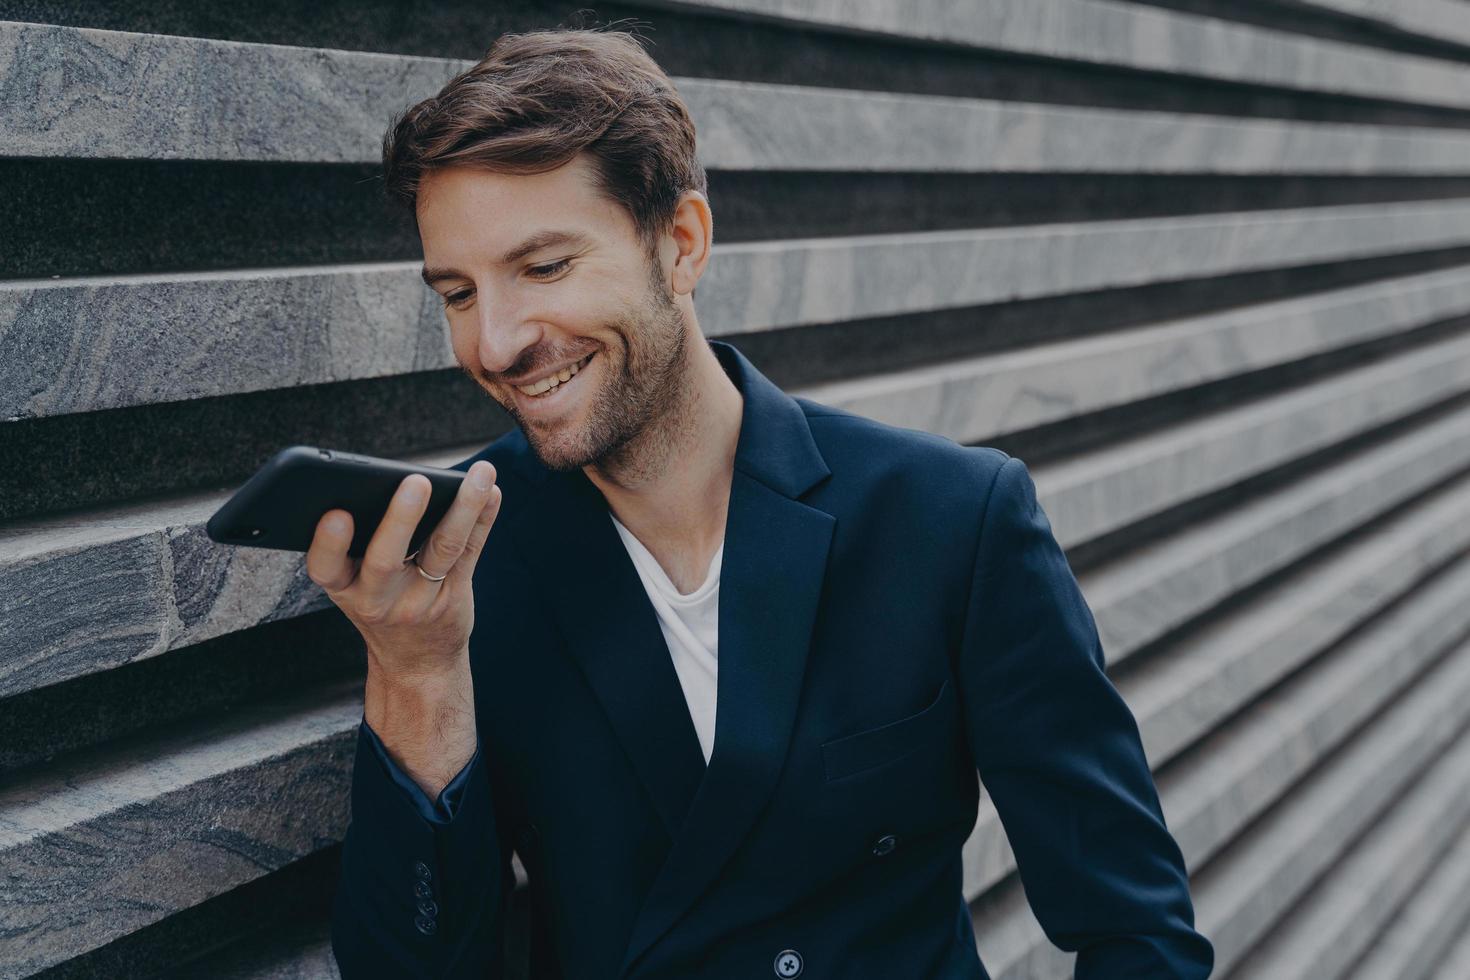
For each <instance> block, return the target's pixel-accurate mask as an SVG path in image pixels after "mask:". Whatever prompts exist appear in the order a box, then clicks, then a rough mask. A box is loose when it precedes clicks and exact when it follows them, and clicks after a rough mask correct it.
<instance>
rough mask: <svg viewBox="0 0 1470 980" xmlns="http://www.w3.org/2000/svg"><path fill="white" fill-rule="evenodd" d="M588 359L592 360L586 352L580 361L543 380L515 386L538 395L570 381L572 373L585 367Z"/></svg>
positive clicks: (529, 393)
mask: <svg viewBox="0 0 1470 980" xmlns="http://www.w3.org/2000/svg"><path fill="white" fill-rule="evenodd" d="M590 360H592V355H591V354H588V355H587V356H586V357H584V358H582V359H581V360H580V361H578V362H577V363H576V364H573V365H572V366H571V367H567V368H562V369H561V371H560V372H559V373H557V374H553V375H552V376H551V377H549V378H544V379H543V380H541V381H538V382H537V383H536V384H533V385H517V386H516V387H517V388H519V389H520V390H521V391H523V392H525V393H526V394H528V395H539V394H541V393H542V392H544V391H550V390H551V389H552V388H555V387H556V386H557V385H559V384H561V383H562V382H563V381H570V380H571V377H572V375H574V374H576V373H577V372H578V371H580V370H582V369H583V368H584V367H586V366H587V362H588V361H590Z"/></svg>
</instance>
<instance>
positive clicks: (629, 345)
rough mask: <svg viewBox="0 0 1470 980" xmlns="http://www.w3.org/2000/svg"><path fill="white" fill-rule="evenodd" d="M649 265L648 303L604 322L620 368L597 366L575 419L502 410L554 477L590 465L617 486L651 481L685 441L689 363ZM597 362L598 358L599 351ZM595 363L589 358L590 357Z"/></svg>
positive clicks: (683, 327) (692, 397) (684, 335)
mask: <svg viewBox="0 0 1470 980" xmlns="http://www.w3.org/2000/svg"><path fill="white" fill-rule="evenodd" d="M658 273H659V270H658V266H657V265H653V266H652V267H651V268H650V279H649V288H648V292H647V296H648V298H649V302H648V303H647V304H646V305H645V306H644V308H643V309H642V310H640V311H637V312H628V313H624V314H622V315H621V316H619V317H617V318H615V319H614V320H613V321H611V322H610V323H609V324H608V332H610V333H612V334H614V335H615V336H617V337H619V338H621V339H622V341H623V343H624V349H623V357H622V358H621V364H620V366H619V367H620V369H619V370H617V371H613V370H612V369H610V367H609V365H610V364H611V363H612V362H611V360H604V363H603V364H602V365H601V368H602V370H601V372H600V374H601V382H600V385H599V387H598V390H597V391H595V392H593V393H592V395H591V398H590V403H589V405H588V407H587V409H586V412H585V415H584V418H583V420H582V421H580V422H572V421H562V420H557V421H555V422H553V423H551V424H549V425H537V424H535V423H534V422H533V423H532V424H527V422H528V420H527V419H526V418H524V417H523V416H522V415H521V413H520V412H519V411H517V410H516V408H515V405H514V403H513V402H512V404H511V405H509V406H504V407H506V410H507V411H508V412H509V414H510V415H511V417H512V418H513V419H514V420H515V422H516V424H517V425H519V426H520V428H521V431H522V432H523V433H524V434H525V436H526V442H527V443H528V444H529V446H530V448H531V451H532V452H533V453H535V454H536V458H537V459H539V460H540V461H541V465H543V466H545V467H546V468H547V469H549V470H554V471H556V472H570V471H572V470H577V469H583V468H586V467H592V468H593V469H595V470H597V471H598V472H600V473H601V474H603V475H604V476H605V477H606V478H608V479H609V480H611V481H613V482H616V483H617V484H619V485H620V486H625V487H633V486H637V485H638V484H641V483H645V482H647V481H649V480H652V479H655V478H657V477H658V476H659V475H660V474H661V473H662V472H663V471H664V470H665V469H666V468H667V466H668V464H669V463H670V462H671V461H672V459H673V457H674V455H675V454H676V453H677V452H678V451H679V450H680V448H681V447H682V446H684V445H686V444H687V442H688V440H689V439H690V438H691V437H692V434H693V433H692V430H693V422H694V409H695V408H696V407H697V405H696V402H697V399H698V392H697V390H696V389H695V388H694V386H693V383H692V377H691V369H690V365H689V342H688V330H687V321H686V320H685V318H684V314H683V311H682V310H681V309H680V308H679V306H678V305H677V304H676V303H675V302H674V299H673V297H672V296H671V295H669V293H668V292H667V291H666V289H665V286H664V283H663V279H662V277H661V276H660V275H659V274H658ZM598 356H599V357H603V358H605V357H606V351H605V350H604V351H600V352H599V354H598ZM594 360H595V359H594Z"/></svg>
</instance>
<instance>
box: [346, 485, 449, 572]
mask: <svg viewBox="0 0 1470 980" xmlns="http://www.w3.org/2000/svg"><path fill="white" fill-rule="evenodd" d="M432 489H433V487H432V486H431V485H430V483H429V478H428V477H427V476H424V475H423V474H422V473H410V474H409V475H408V476H405V477H404V478H403V480H402V482H400V483H399V484H398V489H397V490H396V491H394V493H393V499H392V500H390V501H388V510H387V511H386V512H385V513H384V514H383V520H382V521H381V522H380V523H379V524H378V528H377V530H375V531H374V532H373V539H372V540H371V541H369V542H368V546H367V551H366V552H365V553H364V554H363V556H362V575H363V578H364V579H366V580H367V581H368V583H369V584H370V585H371V586H372V588H373V589H374V590H376V589H378V588H379V587H381V585H382V584H383V583H385V582H387V581H390V580H391V579H392V578H394V577H395V576H396V575H397V574H398V573H399V572H400V571H402V570H403V560H404V559H405V558H407V557H408V543H409V541H411V540H413V532H414V529H415V528H417V527H418V526H419V521H421V520H423V517H424V511H426V510H428V509H429V492H430V491H431V490H432Z"/></svg>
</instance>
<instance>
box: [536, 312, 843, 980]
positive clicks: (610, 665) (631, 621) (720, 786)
mask: <svg viewBox="0 0 1470 980" xmlns="http://www.w3.org/2000/svg"><path fill="white" fill-rule="evenodd" d="M708 343H709V345H710V347H711V349H713V350H714V352H715V354H716V356H717V357H718V358H719V360H720V364H721V365H722V366H723V367H724V369H725V372H726V374H728V375H729V377H730V380H731V381H732V382H733V383H734V384H735V386H736V388H737V389H739V391H740V393H741V397H742V399H743V402H744V406H743V409H742V417H741V428H740V437H739V440H738V444H737V446H736V451H735V468H734V474H733V477H732V481H731V486H730V503H729V509H728V511H727V514H726V522H725V553H724V558H723V560H722V564H721V572H720V608H719V634H720V643H719V682H718V693H717V695H716V698H717V700H716V706H715V742H714V751H713V753H712V755H711V758H710V763H709V766H708V767H706V766H705V764H704V756H703V753H702V752H701V751H700V748H699V739H698V736H697V735H696V733H695V731H694V723H693V721H692V720H691V719H690V716H689V707H688V704H687V702H686V701H685V700H684V692H683V688H682V687H681V686H680V684H679V679H678V674H677V673H676V672H675V671H674V666H673V661H672V659H671V658H670V655H669V649H668V646H667V644H666V643H665V642H664V639H663V633H662V631H661V630H660V629H659V626H658V619H657V616H656V614H655V613H654V611H653V606H652V604H651V603H650V602H649V601H648V594H647V593H646V592H644V590H643V583H642V581H641V580H640V579H639V578H638V573H637V570H636V569H635V568H634V567H633V563H632V559H631V558H630V557H629V556H628V553H627V550H626V549H625V548H624V547H623V542H622V539H621V538H619V537H618V534H617V529H616V528H614V527H613V525H612V521H611V520H610V519H609V518H608V507H607V501H606V500H605V499H604V498H603V496H602V494H601V492H600V491H599V490H598V489H597V487H596V485H595V484H593V483H592V482H591V481H590V480H588V479H587V477H586V475H585V474H584V473H583V472H582V471H580V470H577V471H574V472H571V473H553V472H552V471H550V470H547V469H546V468H545V467H543V466H542V465H541V464H540V462H539V461H538V460H537V459H536V457H535V455H534V454H533V453H531V452H530V449H529V447H528V446H527V445H526V444H525V437H524V434H522V433H519V432H518V433H516V438H515V440H514V442H513V444H512V452H511V457H510V461H511V462H512V463H513V464H514V465H515V466H516V467H517V469H518V470H520V471H521V472H522V473H523V474H524V475H525V476H527V477H528V478H529V479H530V480H531V481H532V483H533V485H534V486H535V491H536V494H537V499H536V500H535V501H534V502H533V503H532V504H531V505H529V507H528V510H527V511H526V512H525V513H524V514H523V515H522V517H521V518H520V519H518V520H517V522H516V526H515V527H514V529H513V531H512V535H513V537H514V539H515V541H516V546H517V548H518V549H519V550H520V551H522V552H523V553H524V555H525V559H526V561H527V563H528V564H529V566H530V568H531V569H532V571H533V573H534V574H536V575H537V577H538V578H539V579H540V582H541V585H542V588H543V590H544V592H545V594H546V595H547V596H548V602H549V603H550V605H551V607H552V609H553V613H554V616H555V618H556V625H557V627H558V628H559V629H560V630H561V632H562V634H563V636H564V637H565V639H566V642H567V646H568V649H569V650H570V652H571V655H572V657H573V658H574V659H575V660H576V662H577V664H578V665H579V667H580V668H581V670H582V672H583V674H584V675H585V676H586V678H587V681H588V683H589V684H590V685H591V687H592V689H593V691H594V692H595V693H596V696H597V698H598V700H599V702H600V703H601V704H602V707H603V709H604V710H605V711H606V713H607V717H608V720H609V721H610V722H611V724H612V728H613V731H614V732H615V733H616V735H617V738H618V740H619V741H620V742H621V743H622V746H623V748H624V750H625V751H626V752H627V754H628V758H629V759H630V760H631V761H632V765H633V768H634V770H635V771H636V772H637V773H638V776H639V778H640V779H641V781H642V782H643V785H644V786H645V787H646V788H647V790H648V793H649V795H650V797H651V798H652V799H653V802H654V805H655V808H656V809H657V811H658V813H659V815H660V817H661V818H662V820H663V822H664V824H665V825H666V827H667V828H668V830H669V833H670V836H671V838H672V840H673V844H672V847H671V848H670V850H669V853H668V855H667V856H666V858H665V860H664V863H663V865H662V866H661V868H660V869H659V872H658V875H657V877H656V878H655V880H654V883H653V885H652V887H651V888H650V890H649V892H648V894H647V895H646V896H645V898H644V900H643V903H642V905H641V906H640V907H639V911H638V914H637V917H636V920H635V922H634V925H633V930H632V933H631V935H630V937H629V943H628V947H627V951H626V954H625V957H624V962H623V972H625V973H626V972H627V970H629V969H630V968H631V967H632V966H633V965H634V963H636V962H637V960H638V959H639V958H640V957H641V956H642V955H643V954H644V953H645V952H647V951H648V950H649V949H650V948H651V947H652V946H653V945H654V944H655V943H656V942H658V940H659V939H660V938H662V937H663V936H664V935H665V934H666V933H667V932H668V931H669V929H670V928H672V927H673V925H674V924H675V923H676V922H677V921H678V920H679V918H680V917H681V916H683V914H684V913H685V912H687V911H688V910H689V908H690V906H692V905H693V904H694V902H695V901H696V900H697V899H698V898H699V897H700V895H702V894H703V893H704V891H705V890H706V889H707V888H708V887H709V885H710V884H711V883H712V882H713V881H714V879H715V877H716V876H717V875H718V874H719V872H720V870H721V869H722V868H723V867H724V866H725V864H726V863H727V862H728V861H729V859H730V857H731V856H732V855H733V854H734V852H735V849H736V848H737V847H738V846H739V844H740V842H741V840H742V839H743V838H744V837H745V835H746V834H747V833H748V832H749V830H750V828H751V826H752V824H753V823H754V822H755V820H756V817H757V816H758V815H759V814H760V812H761V810H762V809H763V808H764V807H765V804H766V802H767V801H768V800H769V798H770V795H771V793H772V791H773V790H774V788H775V785H776V781H777V778H778V777H779V776H780V774H781V770H782V767H783V765H784V763H785V759H786V752H787V748H788V746H789V744H790V741H791V733H792V730H793V728H794V725H795V720H796V713H797V706H798V704H799V702H800V697H801V687H802V678H803V676H804V674H805V670H806V658H807V648H808V645H809V644H810V641H811V635H812V629H813V626H814V624H815V621H816V615H817V607H818V603H819V600H820V598H821V594H822V581H823V576H824V574H825V570H826V566H827V555H828V551H829V549H830V547H831V542H832V534H833V530H834V528H835V526H836V519H835V518H834V517H832V515H830V514H828V513H826V512H825V511H822V510H818V509H817V508H814V507H811V506H810V505H808V504H805V503H802V502H801V501H800V500H799V499H798V498H799V497H800V496H801V495H803V494H804V493H805V492H806V491H808V490H810V489H811V488H812V487H813V486H815V485H816V484H817V483H819V482H820V481H822V480H823V479H825V478H826V477H828V476H830V475H831V471H830V470H829V469H828V468H827V465H826V463H825V462H824V461H823V459H822V456H821V453H820V452H819V451H818V450H817V446H816V443H815V442H814V441H813V439H812V435H811V429H810V427H809V426H808V424H807V420H806V414H805V413H804V412H803V411H802V409H801V406H800V405H798V404H797V403H796V401H795V400H793V399H792V398H790V397H789V396H788V395H786V394H785V393H784V392H783V391H781V389H780V388H778V387H776V385H775V384H773V383H772V382H771V381H770V380H769V379H767V378H766V377H765V376H764V375H763V374H761V373H760V372H759V371H757V370H756V369H755V367H754V366H753V365H752V364H751V363H750V361H748V360H747V359H746V358H745V357H744V356H743V355H742V354H741V353H740V352H739V351H737V350H736V349H735V348H734V347H732V346H730V345H729V344H727V343H724V342H721V341H708ZM567 554H575V555H577V556H578V560H575V561H564V560H562V558H561V556H562V555H567Z"/></svg>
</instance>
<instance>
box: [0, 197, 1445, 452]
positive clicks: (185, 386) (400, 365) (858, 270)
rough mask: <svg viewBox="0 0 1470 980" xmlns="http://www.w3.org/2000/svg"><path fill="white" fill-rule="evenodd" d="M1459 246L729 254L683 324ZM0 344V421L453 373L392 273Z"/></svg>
mask: <svg viewBox="0 0 1470 980" xmlns="http://www.w3.org/2000/svg"><path fill="white" fill-rule="evenodd" d="M1467 243H1470V202H1459V203H1456V202H1449V201H1440V202H1432V203H1424V204H1392V205H1379V204H1373V205H1350V206H1343V207H1331V208H1307V209H1300V210H1289V211H1272V212H1243V213H1237V214H1224V215H1197V216H1190V217H1175V218H1134V219H1127V220H1122V221H1099V222H1091V223H1083V224H1057V225H1035V226H1023V227H1016V228H990V229H980V230H964V231H946V232H913V233H905V234H889V235H864V236H850V237H841V238H832V239H823V238H809V239H789V240H778V241H770V242H751V243H739V244H734V245H728V246H718V245H717V246H716V247H715V256H714V261H712V262H711V263H710V265H709V266H708V268H707V271H706V273H705V276H704V278H703V279H702V280H701V281H700V287H699V294H700V295H699V299H698V301H697V302H696V308H697V310H698V312H699V316H700V320H701V322H702V324H707V326H706V327H705V333H706V335H707V336H710V337H734V336H738V335H741V334H746V333H755V332H760V331H769V330H776V329H788V328H792V327H801V326H809V325H816V324H826V323H841V322H844V321H848V320H855V319H862V318H874V317H883V316H897V315H906V314H917V313H925V312H930V311H938V310H948V309H962V308H965V307H970V306H981V305H985V304H992V303H1001V302H1012V301H1016V300H1026V299H1039V298H1043V297H1051V296H1063V295H1068V294H1074V293H1081V292H1087V291H1089V290H1100V289H1126V288H1133V287H1140V286H1147V285H1154V284H1158V283H1164V282H1170V281H1174V280H1181V279H1208V278H1210V277H1213V276H1219V275H1227V274H1235V273H1246V272H1252V271H1262V270H1266V269H1274V268H1284V267H1291V266H1297V265H1309V264H1316V263H1323V262H1331V261H1341V260H1348V259H1362V258H1371V257H1375V256H1381V255H1389V254H1395V253H1403V252H1415V251H1423V250H1430V249H1437V248H1447V247H1454V246H1461V245H1465V244H1467ZM1447 274H1448V273H1442V275H1447ZM1429 282H1431V283H1432V284H1433V286H1432V289H1431V287H1430V286H1427V285H1426V287H1425V288H1426V289H1431V291H1432V292H1433V293H1434V295H1435V296H1437V297H1439V298H1440V301H1441V302H1450V301H1449V300H1448V299H1446V298H1445V297H1446V295H1447V293H1445V292H1441V289H1443V290H1447V291H1450V292H1453V290H1454V289H1455V287H1453V286H1449V285H1446V284H1445V283H1444V282H1443V281H1442V280H1439V279H1432V280H1429ZM1406 288H1410V287H1406ZM1359 298H1360V300H1361V301H1362V302H1363V303H1365V304H1369V305H1371V304H1372V302H1373V301H1372V300H1371V299H1368V298H1366V297H1364V296H1361V295H1360V296H1359ZM1383 301H1384V302H1388V303H1393V302H1402V303H1404V304H1405V310H1404V312H1406V313H1407V312H1408V310H1409V309H1411V308H1412V307H1413V305H1414V302H1415V301H1414V300H1412V299H1409V298H1407V297H1405V298H1404V299H1402V300H1390V299H1388V298H1387V296H1386V294H1385V295H1384V297H1383ZM1303 302H1306V303H1308V304H1309V305H1310V302H1311V301H1310V300H1304V301H1303ZM1434 305H1435V303H1434V301H1433V300H1429V301H1428V307H1429V308H1433V306H1434ZM323 311H325V312H323ZM1295 315H1297V316H1301V315H1302V314H1301V313H1300V312H1299V311H1298V312H1297V313H1296V314H1295ZM1185 322H1190V321H1185ZM1199 329H1208V328H1206V327H1200V328H1199ZM1221 329H1225V327H1224V326H1222V327H1221ZM1242 329H1244V328H1242ZM80 336H85V337H86V338H87V343H86V344H78V343H74V342H73V341H74V339H76V338H77V337H80ZM0 341H3V342H4V343H5V345H6V347H7V348H8V349H9V350H11V351H12V352H13V355H14V356H12V357H10V358H8V359H7V360H6V361H4V362H3V363H0V392H4V393H5V394H4V395H3V396H0V419H4V420H19V419H34V418H47V417H55V416H58V415H67V414H75V413H79V412H93V411H100V410H103V409H112V408H124V407H129V406H135V405H147V404H157V403H161V402H170V401H184V400H190V399H198V398H207V397H213V396H218V395H227V394H240V393H245V392H252V391H261V390H267V389H273V388H285V387H291V386H294V385H301V384H314V383H322V382H329V381H345V380H351V379H357V378H372V377H382V376H385V375H394V374H401V373H406V372H414V371H427V370H434V369H438V368H452V367H454V366H455V361H454V356H453V352H452V350H451V349H450V346H449V340H448V332H447V329H446V327H445V323H444V315H443V310H442V304H441V303H440V302H439V299H438V296H437V295H436V294H435V293H434V292H433V291H432V290H429V289H426V288H425V287H424V285H423V283H422V282H421V281H420V278H419V264H418V263H411V262H392V263H379V264H363V265H342V266H321V267H312V268H296V269H250V270H236V271H230V272H208V273H191V274H178V275H149V276H129V277H123V278H112V279H109V278H105V277H98V278H88V279H65V280H54V281H53V280H46V281H33V280H12V281H8V282H0ZM283 365H284V366H283ZM859 390H861V389H859ZM951 411H953V409H951ZM954 421H955V422H958V421H961V419H958V418H957V419H955V420H954ZM969 421H970V424H972V425H973V424H975V420H974V418H973V417H971V418H970V419H969ZM967 435H968V434H967Z"/></svg>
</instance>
